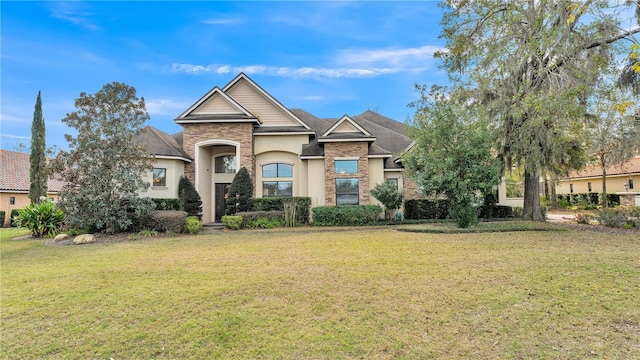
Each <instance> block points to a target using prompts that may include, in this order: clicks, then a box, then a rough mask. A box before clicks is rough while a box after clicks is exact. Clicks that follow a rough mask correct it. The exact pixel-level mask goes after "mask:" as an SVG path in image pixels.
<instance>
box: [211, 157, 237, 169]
mask: <svg viewBox="0 0 640 360" xmlns="http://www.w3.org/2000/svg"><path fill="white" fill-rule="evenodd" d="M215 170H216V174H233V173H234V172H236V156H235V155H223V156H218V157H216V169H215Z"/></svg>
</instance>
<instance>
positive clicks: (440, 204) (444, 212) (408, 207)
mask: <svg viewBox="0 0 640 360" xmlns="http://www.w3.org/2000/svg"><path fill="white" fill-rule="evenodd" d="M448 216H449V200H447V199H436V200H431V199H411V200H407V201H405V202H404V218H405V219H407V220H422V219H446V218H447V217H448Z"/></svg>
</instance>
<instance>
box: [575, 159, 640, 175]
mask: <svg viewBox="0 0 640 360" xmlns="http://www.w3.org/2000/svg"><path fill="white" fill-rule="evenodd" d="M626 174H640V156H636V157H634V158H632V159H631V160H629V161H627V162H624V163H622V164H615V165H611V166H609V167H607V175H626ZM599 176H602V168H601V167H600V166H599V165H592V166H588V167H586V168H584V169H582V170H578V171H572V172H571V173H570V174H569V178H571V179H576V178H588V177H599Z"/></svg>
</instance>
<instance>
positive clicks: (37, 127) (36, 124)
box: [29, 91, 47, 204]
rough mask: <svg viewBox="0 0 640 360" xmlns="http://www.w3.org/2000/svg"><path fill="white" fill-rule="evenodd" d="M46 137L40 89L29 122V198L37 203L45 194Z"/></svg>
mask: <svg viewBox="0 0 640 360" xmlns="http://www.w3.org/2000/svg"><path fill="white" fill-rule="evenodd" d="M45 148H46V139H45V129H44V118H43V117H42V99H41V97H40V91H38V98H37V99H36V106H35V111H34V112H33V122H32V123H31V155H30V156H29V161H30V163H31V168H30V171H29V180H30V182H31V185H30V186H29V199H30V200H31V202H32V203H36V204H39V203H40V199H41V197H46V196H47V169H46V167H47V158H46V156H45Z"/></svg>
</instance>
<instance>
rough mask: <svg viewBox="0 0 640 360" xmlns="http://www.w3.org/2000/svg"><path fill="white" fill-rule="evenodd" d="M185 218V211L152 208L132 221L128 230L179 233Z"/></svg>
mask: <svg viewBox="0 0 640 360" xmlns="http://www.w3.org/2000/svg"><path fill="white" fill-rule="evenodd" d="M186 219H187V212H186V211H177V210H154V211H152V212H151V213H150V214H149V215H147V216H142V217H140V218H138V219H137V221H135V222H134V224H133V225H132V226H131V228H129V231H134V232H137V231H141V230H155V231H158V232H173V233H180V232H182V229H183V227H184V224H185V221H186Z"/></svg>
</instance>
